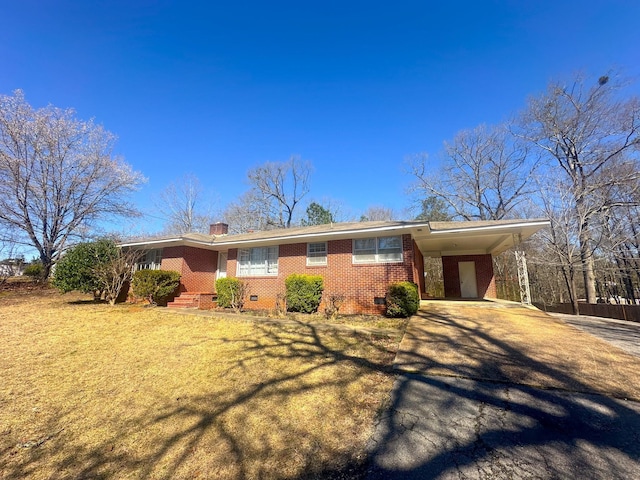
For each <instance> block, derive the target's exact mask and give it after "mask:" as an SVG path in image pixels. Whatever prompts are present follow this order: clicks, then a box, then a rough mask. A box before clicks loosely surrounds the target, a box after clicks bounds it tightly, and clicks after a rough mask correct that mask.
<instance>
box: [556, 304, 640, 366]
mask: <svg viewBox="0 0 640 480" xmlns="http://www.w3.org/2000/svg"><path fill="white" fill-rule="evenodd" d="M549 315H551V316H553V317H556V318H560V319H562V321H564V322H565V323H568V324H569V325H573V326H574V327H576V328H579V329H580V330H583V331H585V332H587V333H590V334H591V335H595V336H596V337H598V338H601V339H603V340H605V341H607V342H609V343H612V344H613V345H615V346H617V347H619V348H622V349H623V350H625V351H627V352H629V353H631V354H632V355H635V356H637V357H640V323H635V322H626V321H624V320H616V319H613V318H601V317H590V316H586V315H578V316H576V315H566V314H564V313H550V314H549Z"/></svg>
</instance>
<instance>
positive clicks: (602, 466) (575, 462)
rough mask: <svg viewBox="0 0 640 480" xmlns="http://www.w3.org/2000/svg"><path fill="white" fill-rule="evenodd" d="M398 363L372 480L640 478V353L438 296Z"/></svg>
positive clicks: (530, 316)
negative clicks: (638, 384)
mask: <svg viewBox="0 0 640 480" xmlns="http://www.w3.org/2000/svg"><path fill="white" fill-rule="evenodd" d="M528 332H529V333H528ZM581 345H583V347H581ZM588 356H590V359H588V360H586V359H584V358H583V357H588ZM396 368H397V370H398V373H399V376H398V379H397V381H396V383H395V385H394V389H393V391H392V394H391V398H390V402H389V405H388V407H387V409H386V412H385V414H384V415H382V416H381V418H380V420H379V423H378V425H377V428H376V431H375V434H374V436H373V437H372V439H371V442H370V446H369V451H370V455H371V457H370V458H371V465H370V469H369V472H368V477H367V478H369V479H382V478H384V479H394V478H398V479H400V478H402V479H411V478H420V479H454V478H455V479H461V478H462V479H520V478H535V479H555V478H590V479H617V478H619V479H630V478H640V403H638V402H637V401H634V400H629V399H625V398H634V399H635V400H638V398H639V397H640V395H639V394H638V391H639V390H638V389H637V385H636V384H637V383H638V379H637V378H635V377H637V372H640V359H638V358H636V357H633V356H631V355H628V354H626V353H625V352H623V351H621V350H618V349H616V348H615V347H610V346H608V345H607V344H605V343H604V342H601V341H600V340H597V339H595V338H594V337H591V336H590V335H587V334H585V333H583V332H581V331H578V330H575V329H574V328H572V327H570V326H567V325H565V324H563V323H562V322H561V321H559V320H558V319H555V318H552V317H550V316H548V315H546V314H543V313H541V312H538V311H534V310H529V309H525V308H523V307H516V306H514V305H508V304H493V303H488V302H478V303H477V304H474V303H472V302H459V303H452V302H440V303H438V302H429V303H426V304H425V305H424V306H423V307H422V308H421V311H420V312H419V314H418V315H416V316H415V317H413V318H412V319H411V321H410V323H409V326H408V327H407V332H406V334H405V337H404V338H403V340H402V342H401V345H400V350H399V352H398V355H397V357H396ZM625 384H631V385H629V386H628V387H625ZM594 392H600V393H599V394H598V393H594ZM626 395H628V397H625V396H626Z"/></svg>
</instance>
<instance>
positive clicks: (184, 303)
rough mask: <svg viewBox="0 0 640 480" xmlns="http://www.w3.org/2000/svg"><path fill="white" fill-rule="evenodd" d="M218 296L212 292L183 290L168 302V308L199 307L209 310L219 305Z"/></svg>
mask: <svg viewBox="0 0 640 480" xmlns="http://www.w3.org/2000/svg"><path fill="white" fill-rule="evenodd" d="M217 300H218V296H217V295H216V294H215V293H212V292H182V293H181V294H180V295H179V296H177V297H176V298H174V299H173V302H169V303H167V307H168V308H198V309H201V310H209V309H212V308H216V306H217V305H218V301H217Z"/></svg>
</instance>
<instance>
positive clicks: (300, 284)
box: [284, 273, 324, 313]
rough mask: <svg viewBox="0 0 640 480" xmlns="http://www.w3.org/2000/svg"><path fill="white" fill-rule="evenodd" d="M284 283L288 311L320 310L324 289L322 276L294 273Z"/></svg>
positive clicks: (312, 311)
mask: <svg viewBox="0 0 640 480" xmlns="http://www.w3.org/2000/svg"><path fill="white" fill-rule="evenodd" d="M284 285H285V289H286V293H285V295H286V298H287V310H288V311H290V312H300V313H315V312H317V311H318V307H319V306H320V301H321V300H322V291H323V290H324V282H323V280H322V277H321V276H319V275H301V274H297V273H294V274H292V275H289V276H288V277H287V278H286V279H285V281H284Z"/></svg>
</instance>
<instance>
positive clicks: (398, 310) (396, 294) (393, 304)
mask: <svg viewBox="0 0 640 480" xmlns="http://www.w3.org/2000/svg"><path fill="white" fill-rule="evenodd" d="M385 301H386V306H387V317H393V318H406V317H410V316H411V315H415V314H416V312H417V311H418V308H419V307H420V295H419V294H418V286H417V285H416V284H415V283H411V282H396V283H391V284H390V285H389V287H388V289H387V295H386V297H385Z"/></svg>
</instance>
